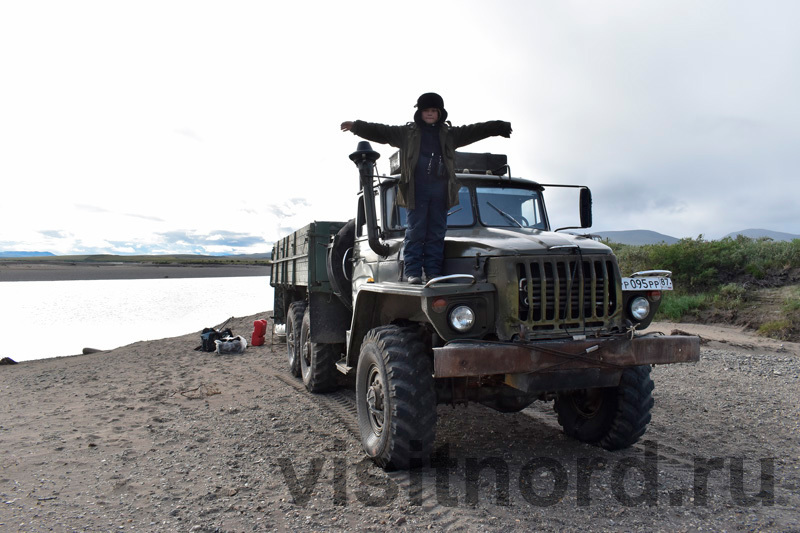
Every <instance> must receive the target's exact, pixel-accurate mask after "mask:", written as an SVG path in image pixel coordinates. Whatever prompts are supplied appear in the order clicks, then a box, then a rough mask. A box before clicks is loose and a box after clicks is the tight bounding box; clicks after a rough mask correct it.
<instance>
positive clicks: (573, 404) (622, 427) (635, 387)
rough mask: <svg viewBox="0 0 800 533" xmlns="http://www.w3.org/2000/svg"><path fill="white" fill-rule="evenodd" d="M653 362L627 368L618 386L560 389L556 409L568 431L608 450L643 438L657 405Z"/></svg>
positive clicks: (565, 430)
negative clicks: (654, 405) (654, 390)
mask: <svg viewBox="0 0 800 533" xmlns="http://www.w3.org/2000/svg"><path fill="white" fill-rule="evenodd" d="M652 392H653V380H652V379H651V378H650V365H644V366H634V367H630V368H626V369H625V370H624V371H623V373H622V379H621V380H620V383H619V385H617V386H616V387H607V388H599V389H584V390H580V391H570V392H566V393H559V394H558V396H557V398H556V401H555V406H554V409H555V410H556V412H557V413H558V423H559V424H561V427H562V428H563V429H564V433H566V434H567V435H569V436H570V437H573V438H576V439H578V440H580V441H582V442H586V443H589V444H594V445H597V446H600V447H601V448H605V449H606V450H620V449H622V448H627V447H628V446H630V445H632V444H633V443H635V442H636V441H637V440H639V437H641V436H642V435H643V434H644V432H645V429H646V428H647V424H648V423H649V422H650V410H651V409H652V408H653V396H652V394H651V393H652Z"/></svg>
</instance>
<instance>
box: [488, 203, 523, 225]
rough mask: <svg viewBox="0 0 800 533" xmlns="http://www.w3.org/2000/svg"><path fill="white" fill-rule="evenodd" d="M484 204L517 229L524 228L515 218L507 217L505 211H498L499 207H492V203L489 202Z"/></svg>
mask: <svg viewBox="0 0 800 533" xmlns="http://www.w3.org/2000/svg"><path fill="white" fill-rule="evenodd" d="M486 204H487V205H488V206H489V207H491V208H492V209H494V210H495V211H497V212H498V213H500V214H501V215H503V216H504V217H505V218H506V220H508V221H509V222H513V223H514V224H516V225H517V227H518V228H523V227H525V226H523V225H522V224H520V223H519V222H517V219H516V218H514V217H512V216H511V215H509V214H508V213H506V212H505V211H503V210H502V209H500V208H499V207H497V206H496V205H493V204H492V202H489V201H487V202H486Z"/></svg>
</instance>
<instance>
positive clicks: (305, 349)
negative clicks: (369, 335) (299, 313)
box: [299, 310, 340, 392]
mask: <svg viewBox="0 0 800 533" xmlns="http://www.w3.org/2000/svg"><path fill="white" fill-rule="evenodd" d="M339 346H340V345H339V344H323V343H318V342H311V313H309V312H308V310H306V313H305V315H303V325H302V327H301V328H300V344H299V350H300V351H299V359H300V371H301V374H302V376H303V383H304V384H305V386H306V388H307V389H308V390H309V391H310V392H327V391H329V390H332V389H334V388H335V387H336V372H337V371H336V358H337V357H338V356H339V353H340V350H339Z"/></svg>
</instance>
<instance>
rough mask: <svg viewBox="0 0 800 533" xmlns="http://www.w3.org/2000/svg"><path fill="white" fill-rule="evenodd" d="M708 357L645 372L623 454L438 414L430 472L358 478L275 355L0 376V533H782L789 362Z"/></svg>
mask: <svg viewBox="0 0 800 533" xmlns="http://www.w3.org/2000/svg"><path fill="white" fill-rule="evenodd" d="M256 318H260V316H253V317H246V318H241V319H236V320H234V321H233V322H232V323H231V324H232V325H233V329H234V332H235V333H241V334H243V335H245V336H246V337H249V333H250V332H251V331H252V321H253V320H254V319H256ZM268 340H269V338H268ZM720 341H725V342H727V339H725V338H720V339H717V340H716V341H714V342H712V343H711V344H707V345H705V346H704V347H703V348H702V354H701V361H700V362H699V363H697V364H684V365H666V366H660V367H657V368H655V369H654V370H653V374H652V376H653V379H654V381H655V384H656V388H655V391H654V398H655V407H654V409H653V421H652V422H651V424H650V425H649V427H648V431H647V433H646V434H645V436H644V438H643V439H642V440H641V441H640V442H639V443H637V444H636V445H635V446H633V447H631V448H629V449H627V450H623V451H620V452H613V453H612V452H607V451H605V450H602V449H599V448H595V447H592V446H587V445H585V444H581V443H579V442H575V441H573V440H571V439H569V438H567V437H565V436H564V434H563V433H562V432H561V430H560V428H559V426H558V424H557V421H556V417H555V414H554V413H553V411H552V404H538V403H537V404H534V405H533V406H531V407H529V408H528V409H526V410H524V411H523V412H521V413H515V414H500V413H496V412H494V411H492V410H490V409H487V408H484V407H482V406H478V405H471V406H469V407H457V408H452V407H449V406H439V413H438V414H439V422H438V426H437V441H436V457H435V459H436V465H437V467H436V468H427V469H424V470H420V471H415V472H413V473H412V474H409V473H407V472H401V473H390V474H387V473H385V472H383V471H382V470H380V469H379V468H377V467H375V466H373V465H372V463H371V462H369V461H367V460H365V459H364V457H363V454H362V451H361V448H360V443H359V440H358V438H357V437H356V436H355V434H354V418H355V415H354V413H353V403H352V392H351V391H350V389H348V388H347V387H346V386H343V387H342V388H341V389H340V391H339V392H336V393H332V394H327V395H317V396H315V395H311V394H309V393H307V392H306V391H305V390H304V389H303V388H302V385H301V384H300V383H299V382H298V381H297V380H295V379H294V378H291V377H290V376H288V374H287V373H286V362H285V357H284V350H283V346H282V345H275V346H261V347H248V349H247V351H246V353H245V354H244V355H240V356H224V357H219V356H214V355H211V354H205V353H201V352H196V351H194V350H193V348H194V347H195V346H196V345H197V344H199V336H198V334H197V333H192V334H190V335H185V336H182V337H176V338H172V339H163V340H160V341H150V342H140V343H135V344H132V345H130V346H126V347H122V348H118V349H116V350H113V351H110V352H105V353H98V354H91V355H84V356H76V357H69V358H57V359H48V360H41V361H30V362H25V363H21V364H18V365H9V366H2V367H0V465H1V466H2V471H1V473H0V530H4V531H74V530H77V531H111V530H114V531H124V530H135V531H271V530H292V531H320V530H330V531H345V530H347V531H351V530H371V531H383V530H388V529H391V530H396V531H415V530H434V531H443V530H461V531H508V530H520V531H521V530H526V531H529V530H541V531H563V530H583V531H587V530H589V531H595V530H598V531H601V530H624V531H699V530H701V529H702V530H709V529H710V530H715V531H762V530H770V531H800V513H799V512H798V511H797V509H798V508H800V458H799V457H800V454H799V453H798V452H800V442H799V439H798V435H800V427H798V426H799V425H800V413H799V412H798V410H799V407H798V405H799V404H800V402H798V400H799V399H800V355H799V354H798V353H797V351H796V346H790V347H789V348H786V347H778V348H775V347H773V346H767V347H766V348H765V347H764V346H762V345H760V344H759V343H758V342H757V340H753V341H752V342H750V343H744V344H745V345H744V346H743V347H742V346H739V345H731V344H724V343H722V342H720ZM276 342H277V341H276ZM740 344H741V343H740ZM343 385H346V383H344V382H343Z"/></svg>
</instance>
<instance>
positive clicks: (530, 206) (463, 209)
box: [384, 186, 546, 229]
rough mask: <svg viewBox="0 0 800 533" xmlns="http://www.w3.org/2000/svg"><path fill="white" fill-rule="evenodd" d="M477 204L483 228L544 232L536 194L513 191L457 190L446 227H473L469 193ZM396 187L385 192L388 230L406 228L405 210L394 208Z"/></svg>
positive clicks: (540, 208) (502, 188) (505, 189)
mask: <svg viewBox="0 0 800 533" xmlns="http://www.w3.org/2000/svg"><path fill="white" fill-rule="evenodd" d="M471 191H472V192H474V196H475V198H476V200H477V202H476V203H477V205H478V215H479V216H480V221H481V223H482V224H483V225H484V226H493V227H510V228H536V229H546V225H545V221H544V211H543V209H542V200H541V197H540V196H539V193H538V192H537V191H535V190H530V189H522V188H516V187H475V188H474V189H473V188H470V187H465V186H464V187H461V189H459V191H458V200H459V202H458V205H456V206H453V207H452V208H450V210H449V211H448V213H447V227H449V228H463V227H471V226H474V225H475V213H474V212H473V205H474V204H473V201H472V199H471V198H470V192H471ZM396 195H397V187H396V186H395V187H392V188H389V189H387V190H386V193H385V196H384V199H385V204H384V205H385V209H386V211H385V212H386V220H387V228H388V229H401V228H405V226H406V210H405V208H403V207H399V206H398V205H397V204H396V201H395V200H396Z"/></svg>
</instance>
